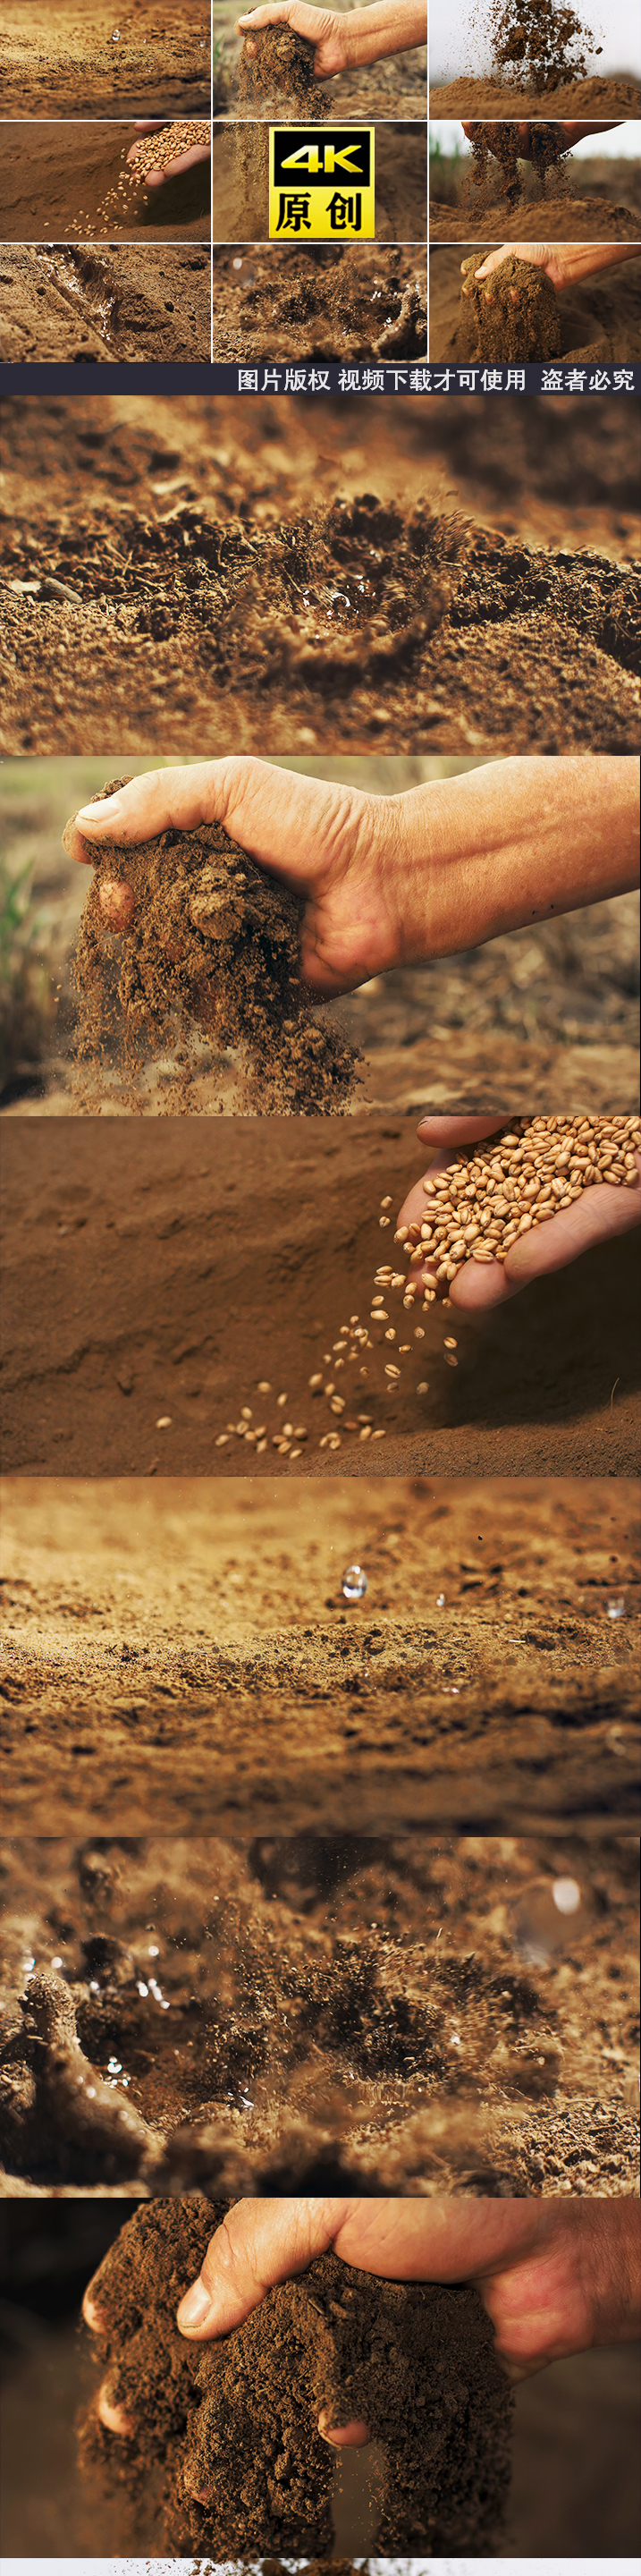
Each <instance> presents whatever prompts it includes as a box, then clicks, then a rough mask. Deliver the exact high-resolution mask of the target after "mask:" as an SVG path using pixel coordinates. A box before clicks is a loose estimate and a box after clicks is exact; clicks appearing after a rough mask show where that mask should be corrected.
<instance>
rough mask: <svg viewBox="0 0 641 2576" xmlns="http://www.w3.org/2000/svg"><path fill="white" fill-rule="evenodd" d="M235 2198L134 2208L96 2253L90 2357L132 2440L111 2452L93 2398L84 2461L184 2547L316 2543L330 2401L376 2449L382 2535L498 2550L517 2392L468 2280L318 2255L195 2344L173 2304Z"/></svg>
mask: <svg viewBox="0 0 641 2576" xmlns="http://www.w3.org/2000/svg"><path fill="white" fill-rule="evenodd" d="M229 2206H230V2204H229V2203H227V2204H226V2203H225V2202H224V2201H216V2202H214V2204H213V2207H212V2204H211V2203H209V2202H207V2201H206V2200H201V2199H194V2200H188V2201H176V2200H159V2201H156V2202H155V2203H154V2204H153V2207H151V2208H146V2209H144V2208H143V2209H138V2210H136V2211H135V2212H134V2214H133V2216H132V2217H131V2218H129V2219H128V2220H127V2221H126V2223H125V2226H124V2227H123V2230H122V2233H121V2235H120V2237H119V2238H118V2239H117V2242H116V2244H115V2246H114V2247H113V2248H112V2250H111V2252H110V2253H109V2254H108V2255H107V2257H106V2259H105V2262H104V2263H103V2264H102V2265H101V2268H100V2272H99V2273H98V2275H97V2276H96V2288H95V2296H96V2298H97V2299H98V2300H99V2302H100V2310H101V2315H102V2316H103V2318H104V2332H103V2334H102V2335H101V2336H100V2338H99V2341H98V2355H97V2357H98V2359H99V2362H100V2368H101V2371H102V2370H104V2369H106V2370H107V2372H108V2375H109V2382H110V2386H113V2389H114V2393H115V2395H116V2402H117V2403H121V2404H123V2405H124V2406H125V2407H126V2408H127V2410H128V2411H129V2413H130V2414H131V2415H132V2416H133V2417H134V2419H136V2418H137V2421H138V2424H139V2425H140V2426H141V2428H142V2425H143V2423H144V2434H143V2432H142V2429H141V2430H140V2431H136V2433H135V2434H132V2435H131V2436H130V2437H129V2438H128V2439H127V2441H126V2443H125V2445H124V2446H122V2445H121V2443H120V2442H119V2441H114V2439H113V2436H112V2435H111V2434H108V2433H107V2434H106V2433H105V2431H104V2429H103V2427H102V2426H101V2425H99V2424H98V2422H97V2419H96V2416H95V2413H94V2411H93V2409H90V2410H89V2411H88V2414H87V2416H86V2418H85V2423H84V2427H83V2429H82V2433H81V2460H82V2463H83V2465H84V2468H85V2472H86V2473H88V2474H89V2475H90V2476H91V2475H92V2474H93V2477H94V2478H95V2480H96V2483H97V2484H98V2485H100V2486H103V2487H106V2488H107V2491H108V2492H109V2491H110V2490H112V2489H113V2486H114V2484H115V2485H116V2487H117V2486H118V2485H122V2484H123V2483H124V2484H125V2486H126V2487H127V2488H128V2489H129V2492H130V2495H131V2498H132V2504H133V2505H134V2519H135V2522H136V2523H137V2524H138V2527H139V2528H140V2530H141V2534H142V2532H143V2531H144V2532H145V2533H146V2534H148V2533H149V2532H150V2530H151V2529H152V2528H153V2527H154V2526H155V2527H156V2528H158V2525H159V2527H160V2535H161V2537H162V2540H163V2545H168V2546H169V2548H170V2549H171V2550H172V2551H174V2552H176V2553H177V2554H178V2555H181V2556H182V2555H183V2554H184V2552H185V2551H187V2550H191V2549H194V2548H195V2549H197V2550H198V2551H199V2553H200V2552H203V2551H207V2552H208V2551H210V2550H213V2551H214V2553H215V2554H216V2556H217V2557H219V2556H220V2555H221V2554H222V2553H223V2552H227V2551H228V2550H229V2549H231V2550H233V2552H234V2554H236V2553H237V2552H239V2551H241V2550H246V2549H247V2548H248V2547H249V2548H253V2549H259V2550H260V2549H277V2550H279V2551H280V2550H281V2549H284V2550H286V2551H290V2550H294V2551H296V2553H299V2552H300V2551H301V2550H303V2551H304V2550H309V2549H318V2550H321V2551H324V2552H326V2551H327V2550H329V2549H331V2547H332V2541H333V2522H332V2483H333V2458H332V2451H331V2447H330V2446H329V2445H328V2443H327V2442H324V2441H323V2439H322V2436H321V2435H320V2434H319V2432H318V2431H317V2422H318V2416H319V2414H320V2412H321V2410H322V2408H323V2407H324V2406H325V2407H327V2408H328V2410H329V2420H330V2421H331V2422H336V2423H341V2422H343V2423H345V2422H347V2421H348V2420H349V2418H350V2417H351V2416H353V2415H355V2414H356V2411H358V2414H359V2416H361V2417H362V2419H363V2420H364V2421H365V2422H367V2424H368V2425H369V2429H370V2432H371V2434H372V2437H373V2441H374V2442H375V2443H376V2444H377V2445H378V2444H379V2443H380V2444H381V2445H382V2446H383V2450H382V2462H381V2471H380V2490H379V2505H378V2519H379V2528H378V2534H377V2538H378V2541H379V2542H380V2545H381V2547H382V2548H393V2549H401V2550H405V2549H408V2548H411V2547H414V2546H415V2544H416V2542H417V2541H420V2542H423V2540H425V2539H427V2542H428V2545H429V2546H430V2547H432V2546H433V2547H435V2548H441V2547H442V2548H459V2547H463V2546H465V2547H467V2546H471V2547H472V2548H477V2549H479V2550H482V2549H486V2548H487V2547H488V2546H490V2547H491V2546H492V2544H493V2543H494V2542H496V2540H497V2539H498V2537H499V2535H500V2531H501V2527H502V2523H503V2516H504V2511H505V2506H506V2503H507V2494H508V2487H509V2478H510V2431H511V2421H512V2413H513V2407H514V2398H513V2394H512V2391H511V2389H510V2388H509V2386H508V2383H507V2380H506V2377H505V2373H504V2371H503V2370H502V2368H501V2364H500V2362H499V2361H498V2360H497V2358H496V2355H495V2353H494V2349H493V2333H492V2327H491V2324H490V2320H489V2318H488V2316H487V2315H486V2312H485V2309H484V2306H483V2303H482V2300H481V2298H480V2296H479V2292H478V2291H477V2290H476V2289H473V2288H471V2287H468V2286H467V2285H466V2284H465V2283H462V2284H460V2285H458V2286H457V2287H456V2288H453V2289H450V2288H447V2289H446V2288H441V2287H440V2286H439V2287H436V2286H435V2285H434V2284H432V2283H429V2284H422V2283H419V2282H414V2281H412V2282H400V2281H379V2280H376V2279H375V2278H374V2277H373V2275H372V2274H370V2273H367V2272H360V2271H359V2270H358V2269H357V2267H356V2265H352V2264H350V2266H349V2269H347V2270H346V2267H345V2264H344V2263H342V2262H341V2261H340V2260H339V2258H338V2256H337V2255H335V2254H326V2255H323V2256H322V2257H321V2259H320V2260H317V2261H316V2262H313V2263H311V2264H310V2265H309V2268H308V2270H307V2271H306V2272H304V2273H302V2274H301V2275H300V2276H298V2277H297V2278H296V2279H294V2280H292V2281H287V2282H283V2283H281V2285H280V2286H279V2287H278V2288H277V2289H273V2290H269V2291H268V2292H267V2295H266V2297H265V2298H264V2299H263V2300H262V2301H261V2304H260V2306H259V2307H257V2308H256V2309H255V2310H254V2313H253V2316H251V2317H249V2318H248V2319H247V2320H246V2323H245V2324H244V2325H242V2326H240V2327H239V2328H238V2329H237V2331H236V2332H235V2333H234V2334H233V2335H230V2336H228V2337H227V2338H226V2339H225V2341H224V2343H222V2344H218V2345H213V2344H210V2345H209V2346H208V2347H203V2346H202V2345H201V2347H200V2349H198V2348H196V2347H193V2346H192V2348H191V2349H190V2348H189V2346H188V2345H185V2342H184V2340H183V2338H182V2337H181V2336H180V2335H179V2333H178V2329H177V2326H176V2322H175V2318H176V2306H177V2303H178V2299H179V2298H180V2295H181V2290H182V2287H183V2284H184V2283H185V2282H186V2281H187V2280H188V2279H189V2280H191V2279H192V2278H193V2277H194V2274H196V2273H197V2272H198V2271H199V2269H200V2264H201V2262H202V2260H203V2256H204V2254H205V2252H206V2249H207V2245H208V2243H209V2240H210V2237H211V2235H212V2232H213V2230H212V2218H214V2219H215V2220H216V2221H218V2222H220V2220H221V2219H223V2218H224V2217H225V2216H226V2215H227V2210H228V2207H229ZM427 2410H429V2440H428V2441H426V2438H425V2422H426V2411H427ZM156 2466H157V2468H158V2471H159V2472H160V2497H159V2500H158V2501H157V2491H158V2478H156V2480H154V2469H155V2468H156ZM154 2486H155V2487H156V2494H155V2493H154ZM194 2489H196V2494H197V2495H202V2494H203V2493H204V2495H205V2496H209V2498H210V2501H208V2502H207V2503H205V2504H201V2503H200V2502H198V2501H196V2495H194V2492H193V2490H194Z"/></svg>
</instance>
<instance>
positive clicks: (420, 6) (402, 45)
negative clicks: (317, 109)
mask: <svg viewBox="0 0 641 2576" xmlns="http://www.w3.org/2000/svg"><path fill="white" fill-rule="evenodd" d="M279 25H284V26H286V27H291V29H292V31H293V33H294V34H295V35H298V36H303V37H305V38H306V40H307V42H308V43H309V44H311V45H313V46H314V77H315V79H316V80H331V78H332V74H333V73H334V72H341V71H345V70H346V69H347V68H348V66H350V65H352V66H356V65H358V64H361V63H376V62H380V61H381V59H382V57H383V56H384V55H386V54H400V53H403V52H404V51H405V50H406V49H407V50H409V49H410V48H412V47H413V46H415V45H424V44H425V43H426V41H427V10H426V7H425V5H424V0H373V5H372V6H371V7H370V8H365V9H352V10H349V11H348V12H347V13H346V14H345V16H343V15H342V14H341V12H340V10H334V9H315V8H309V7H308V5H307V0H267V6H266V7H264V8H261V9H251V10H248V11H247V12H246V14H245V15H244V16H243V17H242V18H239V20H238V26H239V31H240V33H241V34H242V35H243V36H244V38H245V52H246V54H247V55H249V57H250V59H251V58H253V56H255V54H256V53H257V50H258V48H257V46H256V45H255V44H253V43H252V29H253V28H254V27H255V28H256V29H257V30H258V29H260V28H262V27H274V26H279Z"/></svg>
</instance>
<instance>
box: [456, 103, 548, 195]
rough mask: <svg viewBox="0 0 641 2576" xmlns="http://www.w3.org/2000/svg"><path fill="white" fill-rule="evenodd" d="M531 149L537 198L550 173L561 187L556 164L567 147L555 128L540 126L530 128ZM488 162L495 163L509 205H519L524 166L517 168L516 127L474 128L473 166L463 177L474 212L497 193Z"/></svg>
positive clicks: (480, 126) (494, 177)
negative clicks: (472, 201) (557, 177)
mask: <svg viewBox="0 0 641 2576" xmlns="http://www.w3.org/2000/svg"><path fill="white" fill-rule="evenodd" d="M530 149H531V154H532V162H533V166H534V173H535V183H536V184H535V195H536V197H539V198H540V197H544V196H545V194H546V189H547V181H548V174H549V172H550V170H554V171H555V172H558V173H559V178H560V184H561V185H563V184H564V182H565V179H566V173H565V171H564V170H562V169H561V170H560V169H559V165H560V164H562V163H563V161H564V159H565V158H566V157H567V154H568V152H569V149H570V146H569V144H568V143H567V142H565V141H564V139H563V134H562V131H561V130H560V128H559V127H558V126H556V125H548V124H543V123H541V124H540V125H535V126H534V127H533V129H532V134H531V138H530ZM491 161H498V164H499V169H500V171H501V175H502V179H503V187H504V192H505V196H506V199H507V203H508V206H516V205H518V203H519V199H520V198H521V197H523V196H524V194H525V179H524V168H525V165H524V164H523V163H522V162H521V166H519V162H520V135H519V128H518V125H508V124H505V125H496V124H495V123H492V124H481V125H475V127H474V133H473V135H472V167H471V170H470V171H469V173H467V174H466V182H465V194H466V195H467V196H469V195H470V194H471V193H472V191H474V201H475V211H478V212H479V213H481V212H482V211H483V209H484V207H485V206H486V205H487V204H489V203H490V202H491V201H492V198H493V196H494V194H495V192H496V174H495V172H494V171H491V170H490V166H489V165H490V162H491Z"/></svg>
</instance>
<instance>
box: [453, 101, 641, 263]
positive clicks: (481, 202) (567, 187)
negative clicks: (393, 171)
mask: <svg viewBox="0 0 641 2576" xmlns="http://www.w3.org/2000/svg"><path fill="white" fill-rule="evenodd" d="M533 131H534V149H535V154H536V160H535V165H534V166H533V165H532V162H530V161H524V160H522V159H521V158H520V155H519V151H518V141H519V136H518V127H517V126H514V125H507V124H506V125H503V126H501V127H500V129H499V133H498V135H497V128H496V126H495V125H494V126H492V125H490V126H487V125H484V124H481V125H479V126H478V128H477V135H476V138H475V144H474V147H473V157H472V160H471V161H470V159H469V157H466V158H465V160H464V161H463V162H461V160H460V158H456V157H455V156H454V155H447V154H438V155H433V156H432V160H431V164H430V239H431V241H432V242H436V241H470V240H472V241H473V240H474V239H475V238H478V236H479V234H480V233H482V234H483V237H484V239H485V240H486V241H491V242H505V241H540V239H541V235H542V234H544V236H545V240H546V241H563V242H568V241H570V242H576V241H590V242H608V241H609V242H611V241H638V240H639V238H640V235H641V204H640V201H639V164H638V162H635V161H631V160H629V159H628V158H627V157H626V158H625V159H621V160H616V161H615V160H612V159H611V158H610V155H609V154H608V155H606V154H605V153H602V154H601V155H600V156H599V152H598V136H596V137H595V148H594V158H593V159H590V160H589V161H587V162H586V161H584V160H583V159H582V160H581V161H576V162H574V161H573V159H572V154H571V153H567V154H565V155H563V156H561V155H560V154H559V152H558V128H557V127H556V126H553V125H548V124H546V123H544V122H543V121H542V122H541V124H540V125H537V124H535V126H534V129H533ZM539 134H540V136H541V149H540V151H538V150H537V148H536V146H537V136H538V135H539ZM564 139H565V138H562V140H564ZM495 143H498V150H495V149H494V148H493V147H494V144H495ZM550 143H552V145H553V146H554V145H556V146H557V149H556V150H554V149H553V150H552V153H551V154H550Z"/></svg>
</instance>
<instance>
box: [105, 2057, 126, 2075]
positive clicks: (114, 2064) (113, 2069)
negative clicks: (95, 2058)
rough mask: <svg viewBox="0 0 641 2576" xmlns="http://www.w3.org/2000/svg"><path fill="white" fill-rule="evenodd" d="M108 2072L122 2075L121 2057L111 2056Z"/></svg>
mask: <svg viewBox="0 0 641 2576" xmlns="http://www.w3.org/2000/svg"><path fill="white" fill-rule="evenodd" d="M107 2074H108V2075H122V2066H121V2063H120V2058H119V2057H110V2058H109V2060H108V2065H107Z"/></svg>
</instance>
